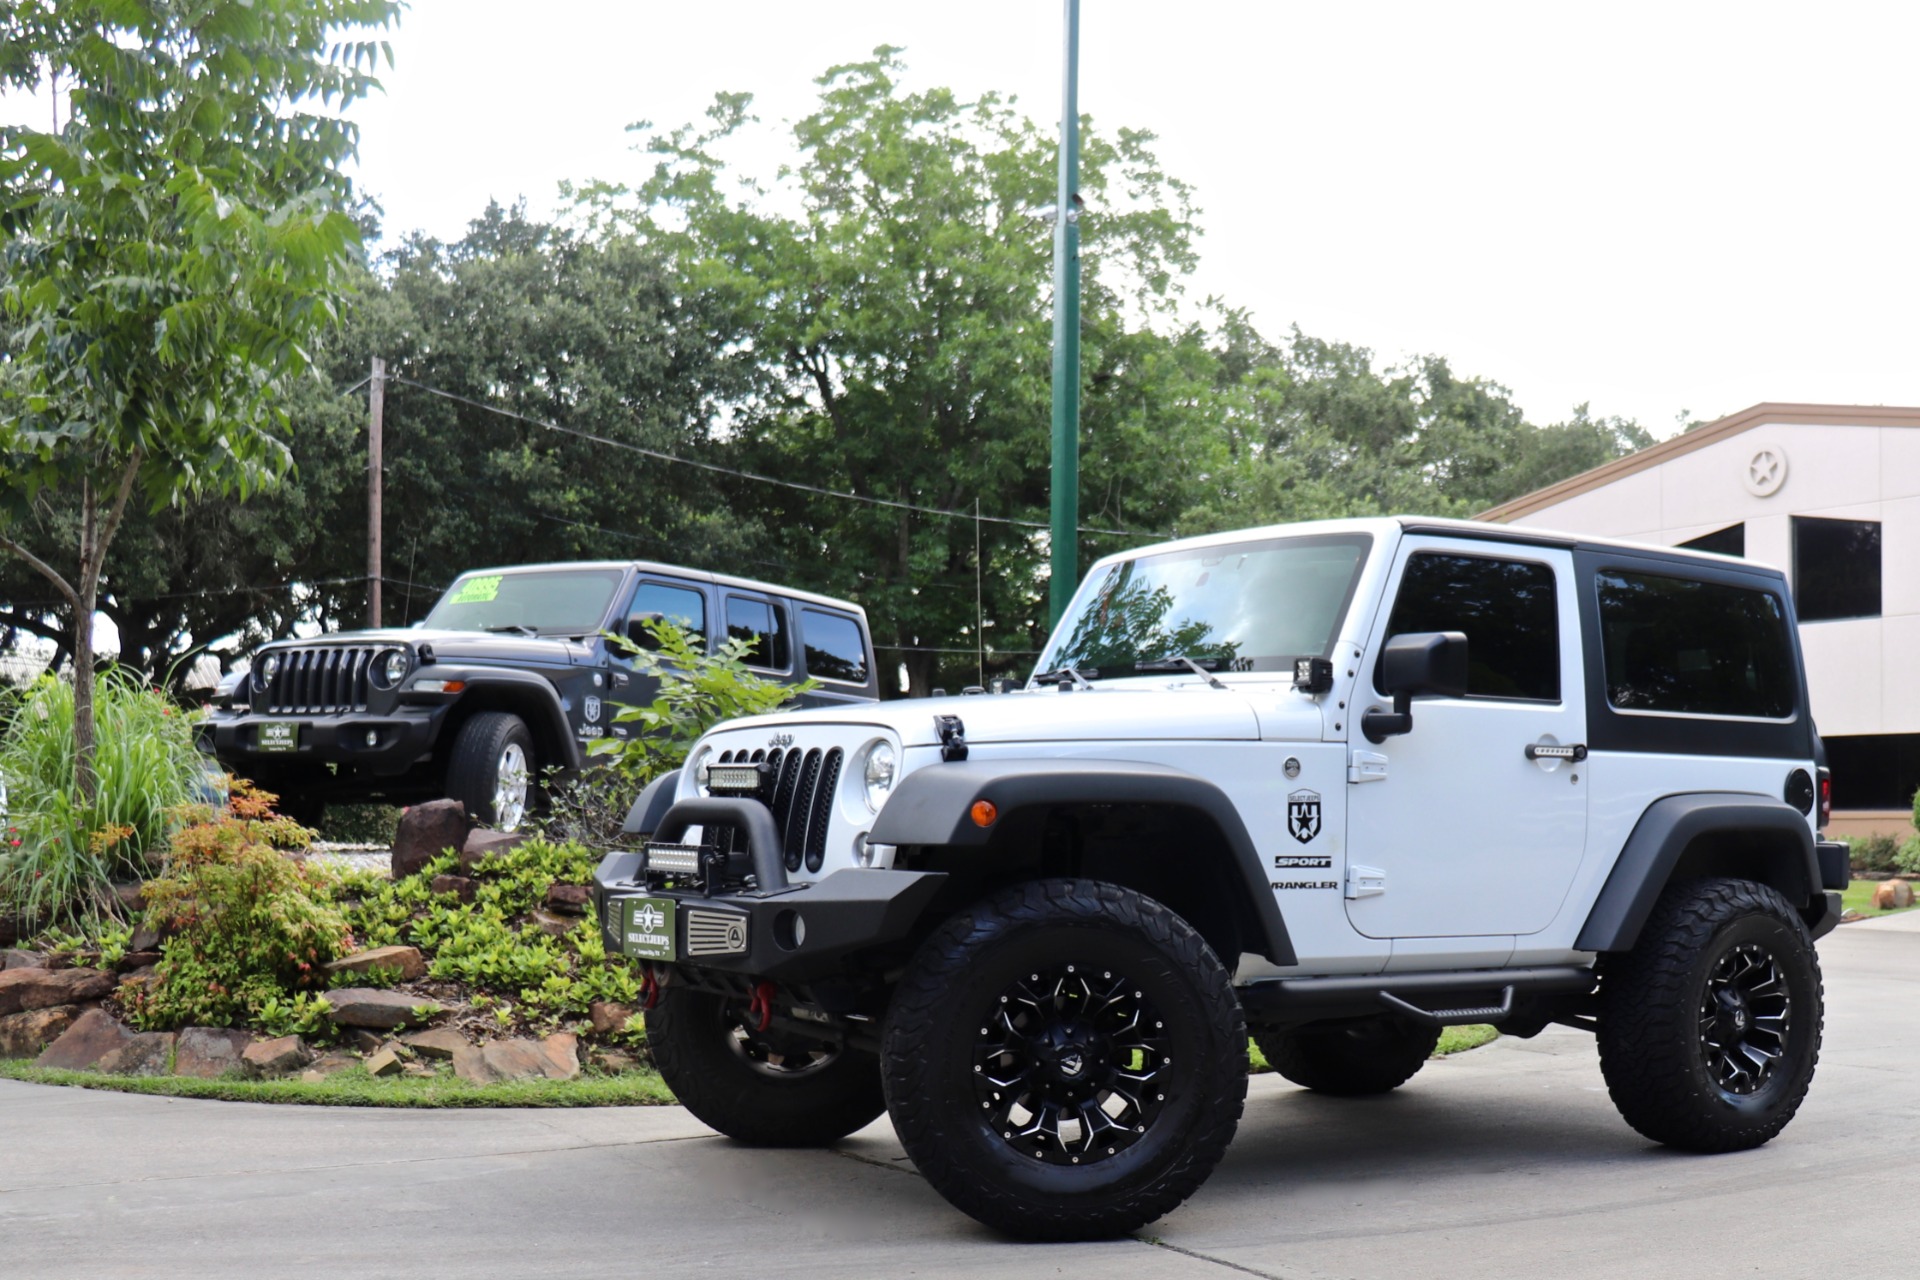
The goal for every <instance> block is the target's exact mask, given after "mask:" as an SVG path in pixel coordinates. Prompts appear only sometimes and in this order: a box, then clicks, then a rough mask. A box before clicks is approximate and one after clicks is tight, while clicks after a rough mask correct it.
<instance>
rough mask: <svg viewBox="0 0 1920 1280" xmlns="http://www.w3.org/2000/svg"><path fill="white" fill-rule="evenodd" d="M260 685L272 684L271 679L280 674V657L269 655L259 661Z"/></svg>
mask: <svg viewBox="0 0 1920 1280" xmlns="http://www.w3.org/2000/svg"><path fill="white" fill-rule="evenodd" d="M259 670H260V683H261V684H272V683H273V678H274V677H275V676H277V675H279V674H280V655H279V654H277V653H270V654H268V655H267V656H266V657H264V658H262V659H260V668H259Z"/></svg>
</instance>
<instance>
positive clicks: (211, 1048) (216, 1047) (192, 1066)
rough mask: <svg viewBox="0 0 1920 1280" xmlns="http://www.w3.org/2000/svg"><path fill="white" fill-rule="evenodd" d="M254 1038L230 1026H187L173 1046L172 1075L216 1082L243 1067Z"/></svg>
mask: <svg viewBox="0 0 1920 1280" xmlns="http://www.w3.org/2000/svg"><path fill="white" fill-rule="evenodd" d="M252 1042H253V1037H252V1036H250V1035H248V1034H247V1033H246V1032H244V1031H236V1030H234V1029H232V1028H231V1027H188V1028H187V1029H186V1030H185V1031H182V1032H181V1033H180V1038H179V1039H178V1040H177V1041H175V1042H174V1047H173V1074H175V1075H177V1076H195V1077H198V1078H199V1079H201V1080H214V1079H218V1078H219V1077H220V1076H223V1075H225V1074H227V1072H229V1071H232V1070H233V1069H234V1068H236V1067H238V1066H239V1065H240V1055H241V1054H243V1053H245V1052H246V1051H247V1046H248V1045H249V1044H251V1043H252Z"/></svg>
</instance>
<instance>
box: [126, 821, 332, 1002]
mask: <svg viewBox="0 0 1920 1280" xmlns="http://www.w3.org/2000/svg"><path fill="white" fill-rule="evenodd" d="M271 800H272V797H271V796H267V795H264V794H261V793H258V792H255V791H253V790H252V789H251V788H249V787H247V786H245V785H244V784H236V786H235V787H234V791H233V795H232V796H231V797H230V799H229V800H228V805H227V808H226V809H225V810H214V809H212V808H209V807H205V806H202V807H200V809H199V812H198V813H197V814H196V815H194V816H195V818H196V820H195V821H192V822H189V823H188V824H187V825H185V826H183V827H181V829H180V830H179V831H177V832H176V833H175V834H174V836H173V840H172V843H171V846H170V848H169V851H168V855H167V865H166V871H165V873H164V874H162V875H160V876H158V877H157V878H155V879H152V880H149V881H148V882H147V891H146V898H147V920H148V923H149V924H152V925H154V926H155V927H157V928H160V929H161V930H162V931H163V932H166V933H167V939H166V942H165V943H164V944H163V947H162V950H161V958H160V963H159V966H158V967H157V968H156V970H155V972H154V980H153V983H152V984H151V985H150V986H148V987H147V988H145V989H144V990H141V989H138V988H127V989H126V993H125V996H124V1003H125V1005H126V1008H127V1013H128V1015H129V1017H130V1018H131V1019H132V1020H133V1022H134V1023H135V1024H136V1025H138V1026H140V1027H142V1028H145V1029H147V1030H159V1029H165V1028H168V1027H179V1026H209V1027H225V1026H233V1025H235V1024H263V1025H267V1026H271V1027H297V1028H299V1029H302V1030H317V1029H318V1009H317V1004H316V1002H314V1001H313V1000H312V999H308V1000H305V1001H302V1000H301V999H300V998H299V997H300V995H301V994H302V993H317V992H318V991H320V990H324V989H325V986H326V982H325V973H324V966H325V964H326V963H327V961H329V960H333V959H336V958H338V957H339V956H340V955H342V954H344V953H346V952H347V951H349V950H351V949H352V946H353V938H352V936H351V935H350V934H349V933H348V932H347V924H346V921H345V919H344V918H343V917H342V916H341V913H340V911H339V909H338V908H337V907H336V906H335V905H334V903H333V901H332V897H333V879H332V877H330V876H329V875H328V874H327V873H326V872H325V871H324V870H321V869H320V868H317V867H309V866H308V865H307V864H306V862H305V861H304V860H303V859H301V858H299V857H297V856H296V855H297V854H299V853H300V852H303V851H304V850H305V849H306V847H307V842H308V839H309V838H310V837H309V833H308V831H307V829H306V828H304V827H302V826H300V825H299V824H298V823H296V822H294V821H293V820H291V819H289V818H281V817H277V816H275V815H274V813H273V811H272V809H271V807H270V802H271Z"/></svg>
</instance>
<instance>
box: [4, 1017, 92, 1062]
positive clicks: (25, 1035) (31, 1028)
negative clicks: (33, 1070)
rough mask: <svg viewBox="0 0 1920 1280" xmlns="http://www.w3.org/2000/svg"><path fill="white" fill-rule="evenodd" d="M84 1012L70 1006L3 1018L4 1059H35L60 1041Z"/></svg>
mask: <svg viewBox="0 0 1920 1280" xmlns="http://www.w3.org/2000/svg"><path fill="white" fill-rule="evenodd" d="M79 1016H80V1010H78V1009H76V1008H75V1007H74V1006H72V1005H70V1004H60V1005H55V1006H54V1007H53V1008H51V1009H29V1010H27V1011H26V1012H25V1013H10V1014H8V1015H7V1016H6V1017H4V1018H0V1058H31V1057H33V1056H35V1055H36V1054H38V1053H39V1052H40V1051H41V1050H42V1049H44V1048H46V1047H47V1046H48V1045H50V1044H52V1043H53V1042H54V1041H55V1040H58V1039H59V1038H60V1036H61V1033H62V1032H64V1031H65V1030H66V1029H67V1028H68V1027H70V1026H72V1025H73V1023H74V1019H76V1018H78V1017H79Z"/></svg>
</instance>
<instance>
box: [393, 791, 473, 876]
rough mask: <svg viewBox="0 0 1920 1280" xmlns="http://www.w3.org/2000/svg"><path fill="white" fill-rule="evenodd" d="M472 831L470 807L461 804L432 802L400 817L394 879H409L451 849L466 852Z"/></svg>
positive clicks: (448, 801)
mask: <svg viewBox="0 0 1920 1280" xmlns="http://www.w3.org/2000/svg"><path fill="white" fill-rule="evenodd" d="M472 831H473V819H472V818H469V817H468V816H467V806H466V805H464V804H462V803H461V802H460V801H458V800H429V801H427V802H426V803H425V804H416V805H413V806H411V807H410V808H408V810H407V811H406V812H405V813H403V814H401V815H400V825H399V826H398V827H397V828H396V829H395V830H394V833H393V878H394V879H396V880H398V879H400V878H401V877H402V876H410V875H413V874H415V873H416V872H418V871H419V870H420V868H422V867H424V866H426V865H427V864H428V863H429V862H432V861H433V860H434V859H435V858H437V857H439V856H440V855H441V854H443V853H445V852H446V851H447V850H449V849H452V850H454V851H455V852H459V851H461V850H463V849H465V848H466V844H467V836H468V835H469V834H470V833H471V832H472Z"/></svg>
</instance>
